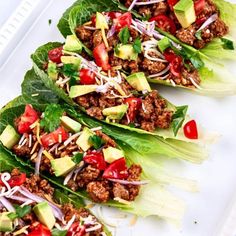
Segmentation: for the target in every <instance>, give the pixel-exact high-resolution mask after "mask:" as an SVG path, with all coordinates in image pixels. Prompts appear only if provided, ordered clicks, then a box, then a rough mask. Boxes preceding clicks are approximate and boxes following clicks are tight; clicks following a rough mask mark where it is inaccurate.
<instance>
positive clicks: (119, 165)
mask: <svg viewBox="0 0 236 236" xmlns="http://www.w3.org/2000/svg"><path fill="white" fill-rule="evenodd" d="M127 177H128V168H127V166H126V161H125V158H124V157H122V158H120V159H118V160H116V161H113V162H112V163H111V164H110V165H109V166H108V167H107V168H106V170H105V171H104V173H103V178H105V179H126V178H127Z"/></svg>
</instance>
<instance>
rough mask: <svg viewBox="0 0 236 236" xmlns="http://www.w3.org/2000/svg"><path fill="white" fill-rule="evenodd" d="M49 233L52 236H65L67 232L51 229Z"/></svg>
mask: <svg viewBox="0 0 236 236" xmlns="http://www.w3.org/2000/svg"><path fill="white" fill-rule="evenodd" d="M51 233H52V236H66V234H67V230H59V229H53V230H52V232H51Z"/></svg>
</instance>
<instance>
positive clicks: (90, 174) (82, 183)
mask: <svg viewBox="0 0 236 236" xmlns="http://www.w3.org/2000/svg"><path fill="white" fill-rule="evenodd" d="M99 175H100V170H98V169H96V168H94V167H93V166H91V165H88V166H87V167H85V168H84V169H83V170H82V171H81V172H80V173H79V174H78V176H77V178H76V182H77V184H78V186H79V187H80V188H83V187H86V185H87V184H88V183H89V182H91V181H94V180H96V179H97V178H98V177H99Z"/></svg>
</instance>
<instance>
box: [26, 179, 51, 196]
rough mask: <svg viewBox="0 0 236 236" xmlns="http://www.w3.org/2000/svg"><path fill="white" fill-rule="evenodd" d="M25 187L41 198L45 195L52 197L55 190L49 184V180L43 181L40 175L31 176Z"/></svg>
mask: <svg viewBox="0 0 236 236" xmlns="http://www.w3.org/2000/svg"><path fill="white" fill-rule="evenodd" d="M24 186H25V187H26V188H27V189H28V190H29V191H30V192H32V193H35V194H37V195H40V196H44V195H45V194H47V195H50V196H52V195H53V193H54V188H53V187H51V185H50V184H49V183H48V181H47V180H45V179H43V180H42V179H41V178H40V177H39V176H38V175H31V177H30V178H27V179H26V182H25V183H24Z"/></svg>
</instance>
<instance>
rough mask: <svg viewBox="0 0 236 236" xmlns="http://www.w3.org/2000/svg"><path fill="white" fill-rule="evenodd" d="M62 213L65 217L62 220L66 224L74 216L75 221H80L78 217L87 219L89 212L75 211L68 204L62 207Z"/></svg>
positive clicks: (83, 210)
mask: <svg viewBox="0 0 236 236" xmlns="http://www.w3.org/2000/svg"><path fill="white" fill-rule="evenodd" d="M61 210H62V212H63V214H64V215H65V216H64V219H65V220H66V222H68V221H69V220H70V219H71V218H72V217H73V216H74V215H75V221H79V220H80V216H82V217H88V216H89V212H88V211H86V210H85V209H83V208H81V209H75V208H74V206H73V205H72V204H70V203H67V204H64V205H62V209H61Z"/></svg>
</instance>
